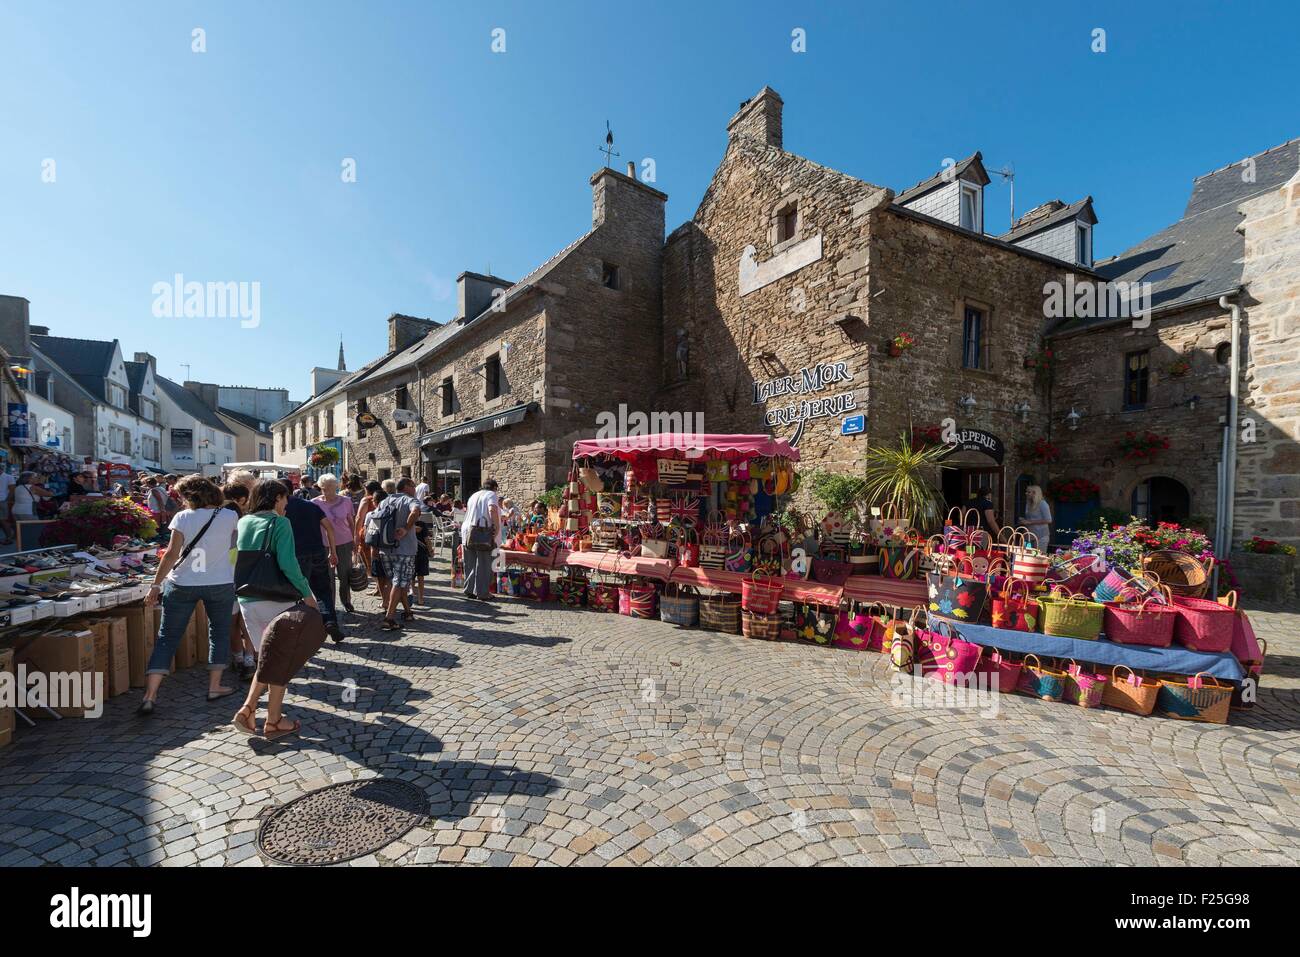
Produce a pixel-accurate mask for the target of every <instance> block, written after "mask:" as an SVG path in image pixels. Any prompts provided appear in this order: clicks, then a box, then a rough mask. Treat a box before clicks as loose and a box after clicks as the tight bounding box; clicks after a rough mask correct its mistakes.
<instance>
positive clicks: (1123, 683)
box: [1101, 665, 1160, 715]
mask: <svg viewBox="0 0 1300 957" xmlns="http://www.w3.org/2000/svg"><path fill="white" fill-rule="evenodd" d="M1121 668H1123V669H1124V670H1125V671H1127V672H1128V675H1127V676H1124V677H1121V676H1120V673H1119V671H1120V669H1121ZM1159 694H1160V682H1159V681H1155V680H1153V679H1151V678H1143V677H1142V676H1141V675H1139V674H1137V673H1136V672H1134V671H1133V669H1132V668H1130V667H1128V666H1127V665H1116V666H1115V667H1114V668H1112V669H1110V681H1107V682H1106V687H1105V688H1104V689H1103V690H1102V693H1101V703H1102V704H1104V705H1105V706H1106V707H1108V708H1116V709H1118V710H1120V711H1127V712H1129V713H1130V714H1143V715H1146V714H1150V713H1151V711H1152V709H1154V708H1155V706H1156V698H1157V697H1158V696H1159Z"/></svg>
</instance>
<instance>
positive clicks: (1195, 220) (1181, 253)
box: [1053, 138, 1300, 332]
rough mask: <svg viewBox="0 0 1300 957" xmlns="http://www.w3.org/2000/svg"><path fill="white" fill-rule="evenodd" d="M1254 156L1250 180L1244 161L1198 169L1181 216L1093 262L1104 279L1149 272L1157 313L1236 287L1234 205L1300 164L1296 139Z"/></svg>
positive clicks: (1238, 249)
mask: <svg viewBox="0 0 1300 957" xmlns="http://www.w3.org/2000/svg"><path fill="white" fill-rule="evenodd" d="M1249 159H1253V160H1254V161H1255V162H1254V169H1255V180H1254V182H1244V181H1243V179H1242V173H1243V171H1244V169H1245V167H1244V165H1243V164H1244V162H1245V161H1242V162H1238V163H1233V164H1232V165H1231V166H1225V167H1223V168H1222V169H1218V170H1215V171H1213V172H1211V173H1206V174H1205V175H1204V176H1198V177H1197V178H1196V179H1195V180H1193V181H1192V192H1191V195H1190V196H1189V197H1188V200H1187V207H1186V208H1185V209H1184V211H1183V218H1182V219H1180V220H1178V222H1176V223H1174V224H1173V225H1171V226H1166V227H1165V228H1164V229H1162V230H1160V231H1159V232H1157V233H1155V234H1153V235H1151V236H1148V237H1147V238H1146V239H1144V240H1142V241H1141V242H1139V243H1137V244H1136V245H1135V246H1132V247H1131V248H1129V249H1126V250H1125V251H1124V252H1122V253H1120V254H1119V255H1118V256H1113V257H1111V258H1110V259H1107V260H1104V261H1102V262H1099V263H1097V266H1096V269H1097V272H1099V273H1101V274H1102V275H1103V276H1105V277H1106V278H1107V279H1109V280H1112V281H1123V282H1142V281H1143V280H1144V279H1146V277H1147V276H1149V275H1150V274H1151V273H1153V272H1156V270H1161V272H1160V273H1157V278H1155V279H1146V281H1148V282H1150V283H1151V305H1152V310H1153V311H1155V312H1162V311H1167V310H1171V309H1178V308H1182V307H1184V306H1188V305H1191V304H1192V303H1195V302H1203V301H1207V300H1213V299H1217V298H1218V297H1219V296H1224V295H1228V294H1230V293H1233V292H1236V291H1237V290H1238V289H1240V288H1241V267H1242V260H1243V258H1244V257H1245V254H1246V245H1245V237H1243V236H1242V235H1241V234H1240V233H1239V232H1237V226H1238V225H1240V223H1241V214H1240V213H1239V212H1238V207H1239V206H1240V205H1241V203H1243V202H1245V201H1246V200H1248V199H1251V198H1253V197H1255V196H1259V195H1261V194H1262V193H1266V192H1268V191H1270V190H1273V189H1276V188H1277V187H1279V186H1281V185H1282V184H1283V183H1285V182H1287V181H1288V180H1289V179H1291V177H1292V176H1294V175H1295V174H1296V171H1297V169H1300V138H1297V139H1293V140H1291V141H1289V142H1287V143H1283V144H1282V145H1281V146H1275V147H1273V148H1272V149H1269V150H1265V151H1264V152H1263V153H1258V154H1256V155H1255V156H1253V157H1250V158H1249ZM1109 321H1112V320H1107V319H1094V320H1091V321H1085V320H1066V321H1065V322H1062V323H1061V324H1060V325H1059V326H1058V327H1057V328H1056V329H1055V330H1053V331H1056V332H1065V331H1071V330H1075V329H1082V328H1087V327H1089V326H1093V325H1100V324H1104V323H1106V322H1109Z"/></svg>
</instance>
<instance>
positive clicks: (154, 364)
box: [134, 352, 158, 372]
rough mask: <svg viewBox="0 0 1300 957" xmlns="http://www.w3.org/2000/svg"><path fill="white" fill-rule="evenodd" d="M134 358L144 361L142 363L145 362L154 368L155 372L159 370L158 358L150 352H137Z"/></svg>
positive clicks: (137, 360)
mask: <svg viewBox="0 0 1300 957" xmlns="http://www.w3.org/2000/svg"><path fill="white" fill-rule="evenodd" d="M134 358H135V361H136V362H142V363H144V364H145V365H147V366H148V367H149V368H150V369H152V370H153V371H154V372H157V371H158V360H157V359H155V358H154V357H153V356H151V355H149V353H147V352H137V353H136V354H135V357H134Z"/></svg>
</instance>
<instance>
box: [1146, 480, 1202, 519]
mask: <svg viewBox="0 0 1300 957" xmlns="http://www.w3.org/2000/svg"><path fill="white" fill-rule="evenodd" d="M1132 505H1133V514H1134V515H1136V516H1137V517H1138V518H1145V519H1146V520H1147V521H1150V522H1177V523H1178V524H1179V525H1184V524H1186V523H1187V519H1188V516H1190V515H1191V512H1192V495H1191V493H1190V492H1189V491H1187V486H1186V485H1184V484H1183V483H1182V482H1180V481H1178V480H1177V479H1171V478H1168V477H1166V476H1164V475H1157V476H1154V477H1152V478H1149V479H1147V480H1145V481H1143V482H1139V483H1138V484H1137V487H1136V488H1134V489H1133V501H1132Z"/></svg>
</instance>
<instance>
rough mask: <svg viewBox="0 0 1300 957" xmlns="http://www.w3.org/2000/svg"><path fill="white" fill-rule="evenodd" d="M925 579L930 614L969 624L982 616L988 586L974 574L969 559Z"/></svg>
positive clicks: (986, 599)
mask: <svg viewBox="0 0 1300 957" xmlns="http://www.w3.org/2000/svg"><path fill="white" fill-rule="evenodd" d="M926 580H927V585H928V590H929V604H928V607H929V609H930V611H931V613H932V614H935V615H941V616H943V617H944V618H955V619H957V620H958V621H966V622H971V623H975V622H978V621H979V620H980V619H981V618H982V617H983V615H984V605H985V603H986V602H987V601H988V584H987V583H986V582H985V580H984V579H983V578H981V577H980V576H978V575H976V574H975V572H974V569H973V567H972V566H971V563H970V561H969V560H963V561H960V562H958V563H957V566H956V570H954V571H953V572H950V573H936V572H931V573H930V574H929V575H927V576H926Z"/></svg>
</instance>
